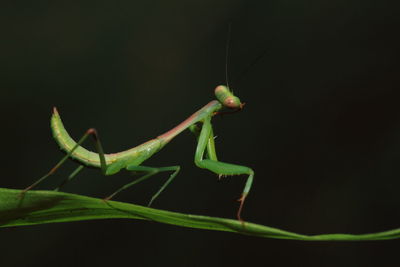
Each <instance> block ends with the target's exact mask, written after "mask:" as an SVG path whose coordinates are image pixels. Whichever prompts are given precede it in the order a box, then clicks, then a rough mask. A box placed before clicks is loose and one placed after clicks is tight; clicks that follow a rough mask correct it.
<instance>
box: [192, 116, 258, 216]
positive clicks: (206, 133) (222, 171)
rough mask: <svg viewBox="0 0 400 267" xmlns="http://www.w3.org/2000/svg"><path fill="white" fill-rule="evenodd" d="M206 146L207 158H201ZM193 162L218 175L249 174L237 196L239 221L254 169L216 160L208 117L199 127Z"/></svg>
mask: <svg viewBox="0 0 400 267" xmlns="http://www.w3.org/2000/svg"><path fill="white" fill-rule="evenodd" d="M211 140H212V141H211ZM206 148H207V155H208V159H203V156H204V151H205V150H206ZM194 162H195V163H196V165H197V166H198V167H200V168H204V169H208V170H210V171H212V172H214V173H216V174H218V175H240V174H248V175H249V176H248V178H247V181H246V184H245V186H244V189H243V192H242V196H241V197H240V198H239V201H240V206H239V209H238V212H237V218H238V219H239V220H240V221H242V218H241V211H242V208H243V203H244V201H245V199H246V196H247V195H248V193H249V191H250V188H251V185H252V183H253V176H254V171H253V170H252V169H250V168H249V167H246V166H240V165H236V164H231V163H225V162H221V161H218V160H216V154H215V146H214V138H213V131H212V126H211V118H210V117H207V118H205V119H204V121H203V127H202V129H201V132H200V135H199V138H198V144H197V148H196V154H195V159H194Z"/></svg>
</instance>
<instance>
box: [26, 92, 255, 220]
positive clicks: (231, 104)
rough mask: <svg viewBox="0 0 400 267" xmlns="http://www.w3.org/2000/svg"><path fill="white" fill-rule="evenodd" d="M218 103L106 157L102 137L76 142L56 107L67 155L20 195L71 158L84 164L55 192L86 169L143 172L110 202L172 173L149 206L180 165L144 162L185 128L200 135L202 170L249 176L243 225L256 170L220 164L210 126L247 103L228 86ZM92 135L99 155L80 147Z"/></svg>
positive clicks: (54, 125) (56, 130) (54, 123)
mask: <svg viewBox="0 0 400 267" xmlns="http://www.w3.org/2000/svg"><path fill="white" fill-rule="evenodd" d="M214 92H215V96H216V99H217V100H212V101H210V102H209V103H208V104H206V105H205V106H204V107H202V108H201V109H199V110H198V111H196V112H195V113H193V114H192V115H191V116H189V117H188V118H187V119H186V120H184V121H183V122H181V123H180V124H178V125H177V126H176V127H174V128H172V129H171V130H169V131H167V132H165V133H164V134H161V135H160V136H158V137H156V138H154V139H151V140H150V141H147V142H145V143H143V144H141V145H138V146H136V147H133V148H131V149H128V150H125V151H122V152H118V153H112V154H105V153H104V151H103V147H102V145H101V142H100V139H99V135H98V133H97V131H96V130H95V129H93V128H91V129H88V130H87V131H86V133H85V134H84V135H83V136H82V137H81V139H79V141H78V142H75V141H74V140H73V139H72V138H71V137H70V135H69V134H68V132H67V131H66V130H65V128H64V125H63V123H62V121H61V118H60V115H59V113H58V111H57V109H56V108H54V109H53V114H52V117H51V129H52V132H53V136H54V138H55V140H56V141H57V143H58V145H59V146H60V148H61V149H62V150H63V151H64V152H65V153H66V155H65V156H64V157H63V158H62V159H61V160H60V161H59V162H58V163H57V164H56V165H55V166H54V167H53V168H52V169H51V170H50V171H49V172H48V173H47V174H46V175H44V176H42V177H41V178H40V179H38V180H37V181H36V182H35V183H33V184H32V185H30V186H29V187H27V188H25V189H24V190H23V191H22V193H21V194H24V193H25V192H27V191H28V190H30V189H32V188H33V187H35V186H36V185H37V184H39V183H40V182H42V181H43V180H45V179H46V178H48V177H49V176H51V175H52V174H54V172H55V171H56V170H57V169H58V168H59V167H60V166H61V165H62V164H63V163H64V162H65V161H66V160H67V159H68V158H72V159H73V160H75V161H77V162H78V163H80V164H81V165H80V166H79V167H78V168H77V169H76V170H75V171H73V172H72V174H71V175H70V176H69V177H68V178H67V179H66V180H64V182H63V183H62V184H61V185H60V186H59V187H58V188H56V189H55V190H57V191H58V190H59V189H60V188H61V187H62V186H63V185H64V184H65V183H66V182H68V181H70V180H71V179H73V178H74V177H75V176H76V175H77V174H78V173H79V172H80V171H81V170H82V169H83V168H84V167H85V166H87V167H92V168H99V169H101V172H102V173H103V174H104V175H113V174H115V173H117V172H119V171H120V170H122V169H126V170H128V171H134V172H142V173H144V175H143V176H141V177H139V178H137V179H136V180H134V181H133V182H130V183H128V184H125V185H124V186H122V187H121V188H119V189H118V190H117V191H115V192H114V193H112V194H111V195H110V196H108V197H106V198H105V199H104V200H105V201H107V200H110V199H111V198H113V197H114V196H115V195H116V194H118V193H119V192H121V191H123V190H125V189H127V188H129V187H131V186H133V185H135V184H137V183H139V182H142V181H144V180H146V179H148V178H150V177H152V176H153V175H155V174H157V173H160V172H172V174H171V175H170V176H169V178H168V179H167V181H166V182H165V183H164V184H163V185H162V186H161V188H160V189H159V190H158V191H157V192H156V193H155V194H154V195H153V196H152V198H151V200H150V202H149V204H148V205H149V206H150V205H151V204H152V203H153V201H154V200H155V199H156V198H157V197H158V196H159V195H160V193H161V192H162V191H163V190H164V189H165V188H166V187H167V186H168V185H169V184H170V183H171V182H172V180H173V179H174V178H175V177H176V175H177V174H178V172H179V170H180V166H168V167H159V168H156V167H147V166H143V165H141V164H142V163H143V162H144V161H145V160H147V159H149V158H150V157H151V156H152V155H154V154H155V153H157V152H158V151H160V150H161V148H163V147H164V146H165V145H167V144H168V143H169V142H170V141H171V140H172V139H173V138H174V137H176V136H177V135H179V134H180V133H181V132H183V131H184V130H186V129H189V130H190V131H191V132H193V133H194V134H195V135H196V136H197V142H198V143H197V148H196V152H195V157H194V162H195V164H196V165H197V166H198V167H199V168H203V169H207V170H209V171H211V172H214V173H216V174H218V175H219V176H220V177H221V176H228V175H243V174H244V175H248V177H247V180H246V183H245V186H244V189H243V192H242V195H241V197H240V198H239V199H238V201H239V202H240V205H239V208H238V211H237V218H238V220H239V221H241V222H243V220H242V217H241V212H242V208H243V203H244V201H245V199H246V197H247V195H248V194H249V191H250V188H251V186H252V183H253V177H254V171H253V170H252V169H251V168H249V167H246V166H241V165H236V164H231V163H225V162H221V161H218V159H217V154H216V150H215V143H214V133H213V129H212V125H211V119H212V117H213V116H215V115H218V114H222V113H224V111H221V110H224V109H225V110H230V111H226V112H235V111H239V110H241V109H242V108H243V106H244V103H242V102H241V101H240V99H239V98H238V97H237V96H235V95H233V93H232V92H231V91H230V89H229V88H228V86H224V85H219V86H217V87H216V88H215V90H214ZM89 136H92V137H93V139H94V142H95V147H96V150H97V151H96V152H92V151H89V150H87V149H85V148H83V147H82V146H81V144H82V143H83V142H84V141H85V140H86V139H87V138H88V137H89Z"/></svg>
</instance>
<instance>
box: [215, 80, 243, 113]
mask: <svg viewBox="0 0 400 267" xmlns="http://www.w3.org/2000/svg"><path fill="white" fill-rule="evenodd" d="M214 93H215V97H216V98H217V99H218V101H219V102H220V103H221V104H222V105H223V106H224V107H227V108H230V109H242V108H243V106H244V103H242V102H240V99H239V97H237V96H234V95H233V93H232V92H231V91H230V90H229V88H228V87H227V86H225V85H218V86H217V87H216V88H215V90H214Z"/></svg>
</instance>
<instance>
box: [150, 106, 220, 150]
mask: <svg viewBox="0 0 400 267" xmlns="http://www.w3.org/2000/svg"><path fill="white" fill-rule="evenodd" d="M221 108H222V105H221V103H219V102H218V101H217V100H213V101H211V102H209V103H208V104H207V105H205V106H204V107H202V108H201V109H199V110H198V111H196V112H195V113H193V114H192V115H191V116H190V117H188V118H187V119H186V120H184V121H183V122H181V123H180V124H178V125H177V126H175V127H174V128H172V129H171V130H169V131H168V132H165V133H163V134H162V135H160V136H158V137H157V139H159V140H161V142H162V145H163V146H164V145H166V144H167V143H168V142H169V141H171V140H172V139H173V138H174V137H175V136H177V135H178V134H180V133H181V132H183V131H184V130H186V129H187V128H188V127H189V126H190V125H193V124H195V123H196V122H199V121H201V120H203V119H204V118H206V117H208V116H212V114H213V113H214V112H216V111H218V110H220V109H221Z"/></svg>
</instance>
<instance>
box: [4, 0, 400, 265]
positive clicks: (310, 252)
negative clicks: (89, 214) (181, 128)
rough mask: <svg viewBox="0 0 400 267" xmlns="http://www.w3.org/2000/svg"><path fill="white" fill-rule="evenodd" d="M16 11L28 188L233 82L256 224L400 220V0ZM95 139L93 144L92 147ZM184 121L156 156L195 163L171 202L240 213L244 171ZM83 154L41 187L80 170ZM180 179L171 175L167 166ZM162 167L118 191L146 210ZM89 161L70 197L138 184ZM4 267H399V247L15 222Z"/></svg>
mask: <svg viewBox="0 0 400 267" xmlns="http://www.w3.org/2000/svg"><path fill="white" fill-rule="evenodd" d="M1 6H2V7H1V8H0V25H1V26H0V27H1V28H0V29H1V37H0V40H1V41H0V63H1V66H0V68H1V74H0V90H1V99H0V118H1V138H2V146H1V147H2V152H1V154H0V159H1V163H2V170H1V173H2V174H1V180H0V181H1V185H0V186H1V187H8V188H24V187H26V186H27V185H29V184H31V183H32V182H33V181H34V180H35V179H37V178H38V177H40V176H41V175H42V174H44V173H45V172H46V171H48V170H49V169H50V168H51V166H53V165H54V164H55V163H56V161H57V160H58V159H59V158H60V157H61V156H62V154H61V153H60V152H59V149H58V148H57V145H56V144H55V142H54V141H53V139H52V137H51V133H50V130H49V117H50V112H51V108H52V107H53V106H57V107H58V108H59V111H60V113H61V115H62V118H63V120H64V123H65V125H66V127H67V129H68V130H69V131H70V133H71V135H72V136H74V137H75V138H78V137H80V136H81V135H82V134H83V132H84V131H85V130H86V129H87V128H89V127H96V128H97V129H98V131H99V133H100V135H101V138H102V141H103V145H104V147H105V150H106V151H109V152H116V151H120V150H124V149H126V148H129V147H132V146H134V145H137V144H139V143H142V142H144V141H146V140H148V139H150V138H154V137H155V136H157V135H159V134H161V133H163V132H164V131H166V130H168V129H170V128H171V127H172V126H174V125H176V124H177V123H179V122H180V121H181V120H183V119H184V118H185V117H187V116H188V115H190V114H191V113H192V112H194V111H195V110H197V109H198V108H200V107H201V106H203V105H204V104H206V103H207V102H208V101H210V100H211V99H212V98H213V89H214V87H215V86H216V85H218V84H224V83H225V63H226V62H225V50H226V48H225V45H226V39H227V31H228V30H227V29H228V25H229V23H231V29H232V30H231V38H230V43H229V60H228V68H229V83H230V86H231V87H232V88H233V90H234V93H235V94H236V95H238V96H239V97H240V98H241V99H242V100H243V101H244V102H246V107H245V109H244V110H243V111H242V112H240V113H237V114H234V115H231V116H224V117H223V118H215V119H214V120H213V125H214V127H215V133H216V135H217V136H218V137H217V139H216V143H217V152H218V155H219V158H220V160H223V161H226V162H234V163H240V164H243V165H246V166H250V167H252V168H253V169H254V170H255V173H256V176H255V181H254V185H253V188H252V191H251V194H250V195H249V197H248V200H247V202H246V205H245V208H244V212H243V217H244V218H245V219H247V220H249V221H252V222H256V223H260V224H265V225H269V226H272V227H278V228H282V229H285V230H289V231H294V232H299V233H304V234H321V233H336V232H343V233H355V234H358V233H368V232H377V231H383V230H388V229H393V228H397V227H399V220H400V212H399V204H400V198H399V195H398V190H399V186H400V182H399V181H400V179H399V177H400V167H399V162H400V157H399V156H400V109H399V104H398V103H399V96H400V93H399V88H400V76H399V71H400V67H399V64H400V63H399V62H400V57H399V48H400V42H399V40H398V35H399V26H400V18H399V15H400V8H399V6H398V5H397V4H396V1H393V2H390V1H211V0H203V1H116V2H114V1H76V2H71V1H65V2H64V1H48V2H46V1H26V2H19V1H15V2H12V4H4V3H2V4H1ZM87 146H88V147H90V148H92V147H93V146H92V144H90V143H88V144H87ZM195 146H196V144H195V140H194V138H193V136H191V135H190V134H189V133H187V132H185V133H183V134H182V135H180V136H179V137H178V138H177V139H175V140H174V141H173V142H171V144H170V145H168V146H167V147H165V149H163V151H161V152H160V153H159V154H157V155H155V156H154V157H153V158H151V159H150V160H148V161H147V162H146V165H149V166H169V165H176V164H179V165H181V166H182V172H181V173H180V174H179V176H178V177H177V178H176V179H175V181H174V182H173V183H172V184H171V185H170V186H169V187H168V188H167V189H166V191H165V192H164V193H163V194H162V195H161V196H160V197H159V198H158V199H157V200H156V202H155V203H154V207H155V208H161V209H167V210H172V211H179V212H185V213H193V214H204V215H210V216H221V217H228V218H234V217H235V213H236V209H237V202H236V201H235V200H236V199H237V198H238V197H239V196H240V192H241V190H242V187H243V185H244V180H245V177H243V176H234V177H229V178H225V179H223V180H221V181H217V179H216V176H215V175H213V174H212V173H210V172H208V171H205V170H201V169H197V168H196V167H195V166H194V164H193V157H194V150H195ZM75 166H76V165H75V163H71V162H69V163H68V164H66V166H65V167H63V168H62V169H61V170H60V171H59V172H58V174H57V175H56V176H54V177H53V178H52V179H50V180H49V181H47V182H45V183H43V185H41V186H40V189H51V188H53V187H54V186H55V185H56V184H58V182H59V181H61V180H62V179H63V178H64V177H65V176H66V175H67V174H68V173H70V172H71V171H72V170H73V168H74V167H75ZM164 176H165V175H164ZM163 178H164V177H163V175H160V176H157V178H154V179H151V180H149V181H147V182H146V183H143V184H140V185H138V186H136V187H134V188H132V189H131V190H129V191H127V192H124V193H121V195H119V196H118V197H117V198H116V199H117V200H121V201H127V202H132V203H139V204H145V203H147V201H148V200H149V198H150V196H151V195H152V193H154V192H155V191H156V190H157V189H158V188H159V186H160V185H161V183H162V179H163ZM130 179H131V177H129V175H127V173H126V172H125V173H124V172H121V173H119V174H118V175H115V176H111V177H103V176H101V174H100V172H99V171H97V170H92V169H89V170H85V171H84V172H83V173H82V174H81V175H80V176H79V179H76V180H74V181H73V182H71V183H70V184H68V186H66V188H65V191H67V192H73V193H79V194H85V195H89V196H96V197H104V196H106V195H108V194H109V193H110V192H113V191H114V190H115V189H116V188H118V187H119V186H120V185H122V184H124V183H127V182H128V181H130ZM0 236H1V242H0V265H1V266H90V265H93V266H125V265H126V266H245V265H248V266H398V264H399V263H398V262H396V260H398V257H397V256H398V255H397V254H398V252H399V242H398V240H392V241H378V242H353V243H344V242H315V243H312V242H300V241H288V240H273V239H261V238H257V237H249V236H241V235H237V234H232V233H223V232H211V231H204V230H195V229H186V228H180V227H175V226H170V225H162V224H157V223H153V222H147V221H133V220H104V221H86V222H74V223H64V224H48V225H38V226H29V227H21V228H12V229H1V230H0Z"/></svg>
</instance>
